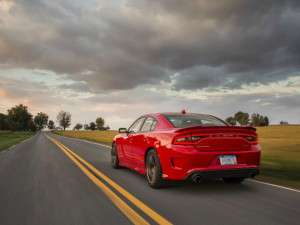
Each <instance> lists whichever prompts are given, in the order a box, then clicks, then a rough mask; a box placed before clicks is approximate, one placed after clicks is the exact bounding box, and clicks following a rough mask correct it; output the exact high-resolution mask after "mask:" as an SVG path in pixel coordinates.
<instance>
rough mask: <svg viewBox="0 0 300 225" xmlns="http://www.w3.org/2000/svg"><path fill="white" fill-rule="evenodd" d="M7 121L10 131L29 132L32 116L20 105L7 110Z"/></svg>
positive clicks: (25, 107)
mask: <svg viewBox="0 0 300 225" xmlns="http://www.w3.org/2000/svg"><path fill="white" fill-rule="evenodd" d="M7 121H8V124H9V128H10V130H13V131H25V130H30V124H31V122H32V115H31V114H30V113H29V112H28V109H27V106H24V105H22V104H20V105H16V106H15V107H12V108H11V109H9V110H7Z"/></svg>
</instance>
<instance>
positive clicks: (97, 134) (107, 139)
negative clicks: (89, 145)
mask: <svg viewBox="0 0 300 225" xmlns="http://www.w3.org/2000/svg"><path fill="white" fill-rule="evenodd" d="M54 133H56V134H58V135H63V136H66V137H74V138H80V139H85V140H89V141H95V142H99V143H102V144H107V145H110V144H111V142H112V139H113V138H114V136H115V135H116V134H117V133H118V132H117V131H114V130H108V131H98V130H97V131H54Z"/></svg>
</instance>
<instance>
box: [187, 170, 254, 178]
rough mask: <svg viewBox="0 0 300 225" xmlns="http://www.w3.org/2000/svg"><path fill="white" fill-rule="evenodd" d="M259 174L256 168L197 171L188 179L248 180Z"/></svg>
mask: <svg viewBox="0 0 300 225" xmlns="http://www.w3.org/2000/svg"><path fill="white" fill-rule="evenodd" d="M258 174H259V169H258V168H249V169H226V170H216V171H197V172H193V173H192V174H191V175H189V177H188V178H190V179H192V180H195V179H196V178H213V179H217V178H227V177H244V178H250V177H255V176H256V175H258Z"/></svg>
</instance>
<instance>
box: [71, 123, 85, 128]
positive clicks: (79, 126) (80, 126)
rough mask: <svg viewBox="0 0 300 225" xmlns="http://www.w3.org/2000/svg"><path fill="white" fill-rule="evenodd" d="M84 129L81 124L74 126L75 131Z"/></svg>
mask: <svg viewBox="0 0 300 225" xmlns="http://www.w3.org/2000/svg"><path fill="white" fill-rule="evenodd" d="M82 127H83V126H82V124H81V123H77V124H76V125H75V126H74V128H73V130H81V129H82Z"/></svg>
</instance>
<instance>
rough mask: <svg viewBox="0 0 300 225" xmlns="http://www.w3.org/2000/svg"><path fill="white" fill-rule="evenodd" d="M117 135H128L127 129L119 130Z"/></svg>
mask: <svg viewBox="0 0 300 225" xmlns="http://www.w3.org/2000/svg"><path fill="white" fill-rule="evenodd" d="M119 133H121V134H124V133H126V134H127V133H128V130H127V128H119Z"/></svg>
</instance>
